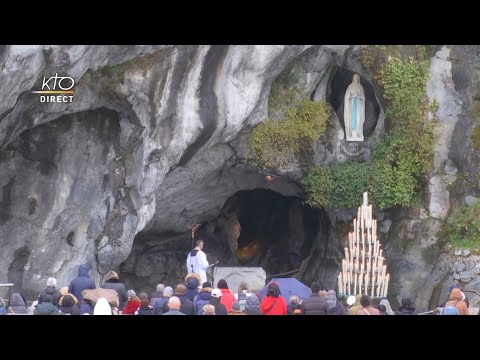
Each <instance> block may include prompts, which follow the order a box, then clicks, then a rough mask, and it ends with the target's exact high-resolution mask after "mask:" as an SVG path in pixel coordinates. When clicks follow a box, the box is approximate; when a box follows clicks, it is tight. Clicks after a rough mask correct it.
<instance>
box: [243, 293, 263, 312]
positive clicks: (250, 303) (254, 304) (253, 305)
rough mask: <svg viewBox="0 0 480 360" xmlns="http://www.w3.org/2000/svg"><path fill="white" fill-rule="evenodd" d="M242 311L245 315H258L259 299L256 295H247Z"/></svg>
mask: <svg viewBox="0 0 480 360" xmlns="http://www.w3.org/2000/svg"><path fill="white" fill-rule="evenodd" d="M244 313H245V314H247V315H260V299H259V298H258V296H257V295H250V296H249V297H247V300H246V303H245V310H244Z"/></svg>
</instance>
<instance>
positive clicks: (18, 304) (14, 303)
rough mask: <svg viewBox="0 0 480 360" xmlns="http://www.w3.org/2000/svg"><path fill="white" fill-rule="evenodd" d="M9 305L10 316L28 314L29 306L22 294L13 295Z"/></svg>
mask: <svg viewBox="0 0 480 360" xmlns="http://www.w3.org/2000/svg"><path fill="white" fill-rule="evenodd" d="M8 304H9V306H8V311H7V312H8V313H9V314H28V309H27V304H26V302H25V300H24V298H23V296H22V295H20V293H13V294H12V297H11V298H10V301H9V302H8Z"/></svg>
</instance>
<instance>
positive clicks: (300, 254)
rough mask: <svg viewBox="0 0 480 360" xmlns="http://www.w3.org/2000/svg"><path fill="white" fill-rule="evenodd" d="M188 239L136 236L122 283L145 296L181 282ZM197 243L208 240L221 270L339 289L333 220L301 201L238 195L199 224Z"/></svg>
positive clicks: (269, 194) (259, 191) (265, 193)
mask: <svg viewBox="0 0 480 360" xmlns="http://www.w3.org/2000/svg"><path fill="white" fill-rule="evenodd" d="M190 235H191V232H190V230H189V229H188V230H187V229H186V231H185V232H184V233H155V231H154V230H153V229H149V230H147V231H145V232H142V233H139V234H137V236H136V238H135V241H134V243H133V248H132V252H131V254H130V256H129V258H128V259H127V260H126V261H125V262H124V263H123V264H122V265H121V267H120V271H121V276H122V278H124V279H125V280H126V283H127V284H128V285H131V286H134V287H135V288H137V289H138V288H140V289H143V290H144V291H147V290H148V291H150V290H151V289H154V288H155V286H156V284H158V283H164V284H169V285H172V286H175V285H176V284H178V283H180V282H182V281H183V278H184V277H185V275H186V274H187V273H186V271H187V270H186V265H185V261H186V256H187V254H188V252H189V250H190V249H191V244H192V240H191V236H190ZM196 239H202V240H204V243H205V245H204V249H203V250H204V251H205V253H206V254H207V259H208V261H209V262H210V263H213V262H215V261H216V260H220V264H219V265H218V266H223V267H237V266H240V267H262V268H263V269H264V270H265V272H266V274H267V278H268V277H271V276H273V275H280V276H285V277H289V276H295V277H297V278H299V279H300V280H301V281H304V282H305V283H307V284H309V283H310V282H312V281H319V280H320V281H326V283H330V282H331V283H332V284H331V285H330V286H335V284H334V281H335V275H334V274H336V271H337V269H338V264H337V262H338V261H337V258H338V254H339V253H338V251H339V250H338V249H339V246H338V242H337V239H336V237H335V235H334V231H333V230H332V227H331V223H330V220H329V217H328V215H327V212H326V211H325V210H324V209H317V208H312V207H310V206H308V205H306V204H304V202H303V200H302V199H301V198H300V197H296V196H285V195H282V194H281V193H280V192H276V191H273V190H269V189H263V188H255V189H251V190H241V191H238V192H236V193H234V194H233V195H231V196H230V197H229V198H228V199H227V200H226V201H225V203H224V205H223V207H222V208H221V209H220V211H219V214H218V216H217V217H215V218H213V219H211V220H210V221H205V222H203V223H201V226H200V227H199V228H198V230H197V231H196V233H195V240H196ZM207 273H208V272H207ZM332 279H333V280H332ZM330 280H332V281H330ZM324 283H325V282H324Z"/></svg>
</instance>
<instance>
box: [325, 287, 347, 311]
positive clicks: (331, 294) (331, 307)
mask: <svg viewBox="0 0 480 360" xmlns="http://www.w3.org/2000/svg"><path fill="white" fill-rule="evenodd" d="M327 315H345V306H344V305H343V304H342V302H341V301H340V300H338V299H337V293H336V292H335V290H328V292H327Z"/></svg>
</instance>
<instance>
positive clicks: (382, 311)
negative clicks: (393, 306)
mask: <svg viewBox="0 0 480 360" xmlns="http://www.w3.org/2000/svg"><path fill="white" fill-rule="evenodd" d="M378 312H379V313H380V315H388V313H387V307H386V306H385V305H378Z"/></svg>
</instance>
